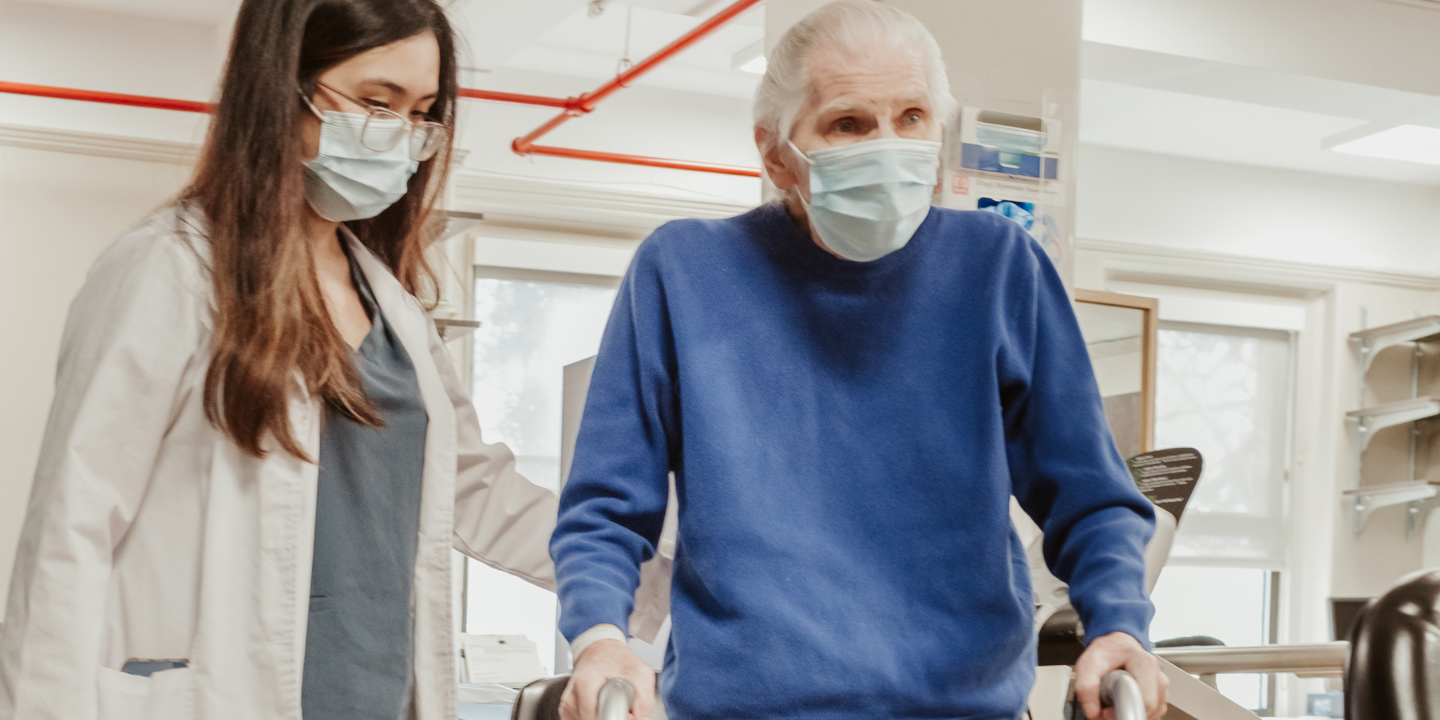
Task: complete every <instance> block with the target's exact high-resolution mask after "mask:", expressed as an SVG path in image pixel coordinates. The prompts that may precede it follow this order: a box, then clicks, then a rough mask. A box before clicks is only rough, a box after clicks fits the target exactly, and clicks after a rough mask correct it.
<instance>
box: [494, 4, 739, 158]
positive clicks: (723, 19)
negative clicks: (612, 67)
mask: <svg viewBox="0 0 1440 720" xmlns="http://www.w3.org/2000/svg"><path fill="white" fill-rule="evenodd" d="M762 2H764V0H739V2H736V3H735V4H733V5H731V6H729V7H727V8H725V9H724V10H721V11H720V12H718V13H715V14H714V15H712V16H711V17H710V18H709V19H707V20H706V21H705V22H702V23H700V24H699V25H696V26H695V28H694V29H693V30H691V31H690V32H688V33H685V34H684V35H681V36H680V37H679V38H678V39H676V40H675V41H674V42H672V43H670V44H669V45H666V46H665V47H663V48H661V49H660V50H658V51H656V53H655V54H654V55H651V56H650V57H647V58H645V59H644V60H641V61H640V62H639V63H636V64H635V66H634V67H632V68H630V69H629V70H626V71H625V72H623V73H620V74H619V75H617V76H615V79H613V80H611V81H610V82H607V83H605V84H604V85H601V86H600V87H598V88H596V89H595V90H594V91H593V92H588V93H585V94H584V95H581V96H580V97H579V98H576V99H575V100H576V102H575V105H574V106H573V107H572V106H567V107H566V109H565V112H562V113H560V114H559V115H556V116H555V117H553V118H551V119H550V121H549V122H547V123H545V124H544V125H541V126H540V127H538V128H535V129H534V130H532V131H531V132H530V134H528V135H526V136H524V137H519V138H516V139H515V141H514V142H513V143H511V144H510V149H511V150H514V151H515V154H516V155H551V156H555V157H568V158H574V159H577V160H600V161H602V162H620V163H626V164H631V165H648V166H650V167H669V168H675V169H679V170H696V171H699V172H712V173H721V174H724V175H743V176H746V177H760V171H759V170H756V169H754V168H738V167H735V166H733V165H716V164H712V163H696V162H689V161H684V160H660V159H659V158H646V157H644V156H641V155H621V154H617V153H604V152H597V151H592V150H573V149H569V148H557V147H550V146H544V145H536V144H535V141H536V140H539V139H540V138H542V137H544V136H545V135H547V134H549V133H550V131H552V130H554V129H555V128H557V127H560V126H561V125H563V124H565V122H566V121H568V120H570V119H571V118H576V117H579V116H581V115H583V114H585V113H588V112H591V111H593V110H594V109H595V106H596V105H599V104H600V101H601V100H604V99H605V98H607V97H609V96H610V95H612V94H613V93H615V92H616V91H618V90H619V89H620V88H623V87H628V86H629V84H630V82H631V81H633V80H635V79H636V78H638V77H640V76H641V75H644V74H645V73H647V72H649V71H651V70H653V69H655V66H657V65H659V64H660V63H662V62H665V61H666V60H669V59H670V58H672V57H674V56H675V55H677V54H679V53H680V52H682V51H684V50H685V49H686V48H688V47H690V46H691V45H694V44H695V43H697V42H700V41H701V40H703V39H704V38H705V37H707V36H708V35H710V34H711V33H713V32H715V31H716V30H718V29H720V27H721V26H723V25H724V24H725V23H728V22H730V21H731V20H734V19H735V18H736V17H739V16H740V15H741V14H742V13H744V12H745V11H746V10H749V9H750V8H752V7H755V6H756V5H759V4H760V3H762ZM541 148H543V151H542V150H541ZM619 158H626V159H624V160H621V159H619ZM640 160H644V161H645V162H639V161H640ZM657 163H666V164H657Z"/></svg>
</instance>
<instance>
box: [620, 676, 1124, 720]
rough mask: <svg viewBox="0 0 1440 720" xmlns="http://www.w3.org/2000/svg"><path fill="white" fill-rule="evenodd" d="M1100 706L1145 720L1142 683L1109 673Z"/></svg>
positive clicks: (1120, 719) (1102, 686)
mask: <svg viewBox="0 0 1440 720" xmlns="http://www.w3.org/2000/svg"><path fill="white" fill-rule="evenodd" d="M1100 705H1101V707H1113V708H1115V720H1145V697H1144V696H1143V695H1141V694H1140V683H1138V682H1135V678H1134V676H1132V675H1131V674H1130V673H1128V672H1125V671H1124V670H1116V671H1114V672H1110V673H1107V674H1106V675H1105V677H1103V678H1101V679H1100ZM602 720H604V719H603V718H602Z"/></svg>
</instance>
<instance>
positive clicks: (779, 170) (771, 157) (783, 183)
mask: <svg viewBox="0 0 1440 720" xmlns="http://www.w3.org/2000/svg"><path fill="white" fill-rule="evenodd" d="M755 147H756V148H758V149H759V150H760V161H761V162H763V163H764V164H765V175H766V176H767V177H769V178H770V182H771V184H773V185H774V186H775V187H776V188H777V189H780V190H789V189H791V188H793V187H795V185H796V183H797V182H798V181H799V178H797V177H796V176H795V171H794V170H791V169H790V167H789V166H788V165H786V164H785V149H784V148H782V147H781V146H780V143H778V142H776V141H775V140H774V139H772V138H771V133H770V131H769V130H767V129H765V128H764V127H761V126H760V125H756V126H755Z"/></svg>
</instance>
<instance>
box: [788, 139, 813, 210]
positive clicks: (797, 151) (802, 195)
mask: <svg viewBox="0 0 1440 720" xmlns="http://www.w3.org/2000/svg"><path fill="white" fill-rule="evenodd" d="M785 144H786V145H787V146H789V147H790V152H793V153H795V155H796V157H799V158H800V159H801V160H804V161H805V192H803V193H802V192H800V191H799V188H798V187H797V188H796V192H795V197H797V198H799V199H800V204H801V205H804V206H805V213H806V214H807V215H808V214H809V213H810V201H809V200H808V199H806V197H805V196H806V195H807V194H809V193H810V168H811V167H812V164H811V163H810V158H809V156H807V155H806V154H805V153H803V152H800V148H798V147H795V143H794V141H792V140H790V139H789V138H786V139H785Z"/></svg>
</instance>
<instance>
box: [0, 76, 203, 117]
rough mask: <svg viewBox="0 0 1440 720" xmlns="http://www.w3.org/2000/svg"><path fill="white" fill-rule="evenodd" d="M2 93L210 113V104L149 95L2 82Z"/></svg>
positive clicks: (0, 86) (0, 88) (0, 89)
mask: <svg viewBox="0 0 1440 720" xmlns="http://www.w3.org/2000/svg"><path fill="white" fill-rule="evenodd" d="M0 93H10V94H12V95H33V96H35V97H48V98H58V99H60V100H84V101H86V102H98V103H108V104H110V105H129V106H131V107H143V108H155V109H157V110H180V111H183V112H196V113H208V112H210V111H211V110H212V108H211V107H210V103H203V102H199V101H196V100H173V99H170V98H161V97H150V96H149V95H125V94H122V93H111V92H99V91H97V90H76V89H74V88H61V87H50V86H49V85H26V84H25V83H12V82H0Z"/></svg>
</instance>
